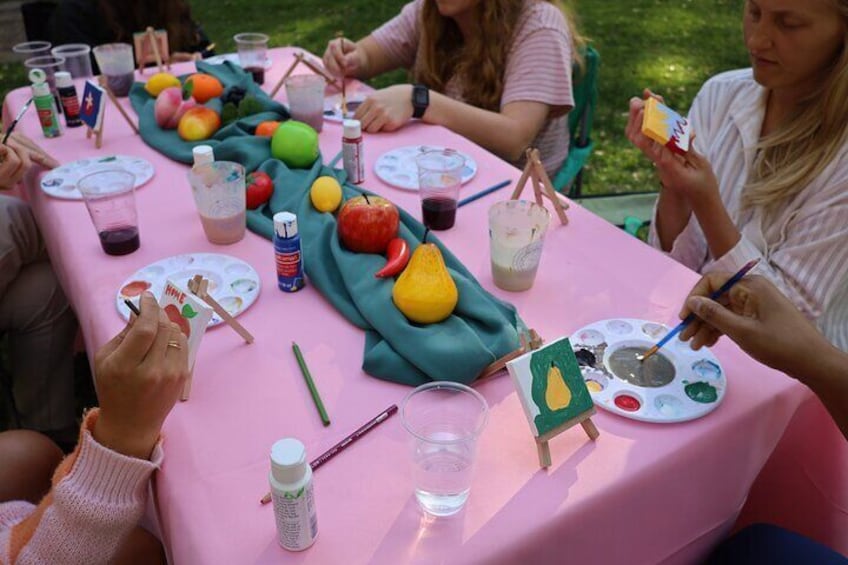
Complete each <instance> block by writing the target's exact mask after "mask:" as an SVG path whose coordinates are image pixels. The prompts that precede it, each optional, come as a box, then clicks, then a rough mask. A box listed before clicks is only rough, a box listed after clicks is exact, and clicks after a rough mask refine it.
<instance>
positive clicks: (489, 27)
mask: <svg viewBox="0 0 848 565" xmlns="http://www.w3.org/2000/svg"><path fill="white" fill-rule="evenodd" d="M528 1H529V0H480V2H479V3H478V4H477V6H476V7H475V10H476V12H477V13H476V14H475V16H474V21H475V22H477V27H478V29H479V32H478V33H476V34H475V35H474V37H472V38H469V39H468V40H467V41H466V40H464V39H463V37H462V33H461V32H460V30H459V26H457V24H456V22H455V21H454V20H453V19H452V18H449V17H445V16H442V15H441V14H440V13H439V9H438V7H437V6H436V2H435V0H425V1H424V7H423V9H422V11H421V16H420V17H421V21H420V26H421V36H420V41H419V45H418V56H417V57H416V65H415V70H414V72H413V76H414V79H415V81H416V82H421V83H423V84H426V85H427V86H428V87H430V88H432V89H434V90H437V91H441V92H443V91H444V89H445V86H446V85H447V83H448V82H449V81H450V79H451V77H453V76H459V77H462V86H463V93H462V96H463V98H464V99H465V102H467V103H469V104H471V105H473V106H477V107H479V108H483V109H486V110H492V111H498V110H499V109H500V100H501V95H502V94H503V89H504V71H505V69H506V59H507V54H508V53H509V50H510V48H511V47H512V42H513V39H514V37H513V36H514V34H515V31H516V26H517V24H518V21H519V18H520V16H521V12H522V10H523V9H524V5H525V3H526V2H528ZM545 1H547V2H550V3H551V4H554V5H555V6H557V7H558V8H559V9H560V10H562V11H563V14H564V15H565V20H566V22H567V24H568V27H569V32H570V36H571V40H572V43H573V45H572V52H573V53H575V56H579V53H580V50H581V48H582V46H583V45H584V43H585V40H584V39H583V38H582V36H580V35H579V33H578V32H577V25H576V23H575V19H574V11H573V9H572V8H571V6H570V4H566V3H565V2H567V1H568V0H545Z"/></svg>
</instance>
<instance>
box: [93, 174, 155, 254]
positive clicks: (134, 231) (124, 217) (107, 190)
mask: <svg viewBox="0 0 848 565" xmlns="http://www.w3.org/2000/svg"><path fill="white" fill-rule="evenodd" d="M134 186H135V177H134V176H133V174H132V173H129V172H127V171H122V170H105V171H97V172H95V173H91V174H89V175H86V176H84V177H82V178H81V179H80V180H79V182H78V183H77V188H79V191H80V192H81V193H82V197H83V199H84V200H85V205H86V207H87V208H88V213H89V215H90V216H91V221H92V223H93V224H94V229H95V230H96V231H97V235H98V237H99V238H100V245H101V247H103V251H104V252H106V253H107V254H109V255H126V254H128V253H132V252H133V251H135V250H136V249H138V248H139V246H140V244H141V241H140V240H139V237H138V213H137V211H136V207H135V190H134Z"/></svg>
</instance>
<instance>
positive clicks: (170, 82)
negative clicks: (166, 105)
mask: <svg viewBox="0 0 848 565" xmlns="http://www.w3.org/2000/svg"><path fill="white" fill-rule="evenodd" d="M172 86H180V79H178V78H177V77H175V76H174V75H172V74H171V73H156V74H155V75H153V76H152V77H150V79H149V80H148V81H147V84H145V85H144V90H146V91H147V93H148V94H149V95H150V96H154V97H156V96H159V93H160V92H162V91H163V90H165V89H166V88H170V87H172Z"/></svg>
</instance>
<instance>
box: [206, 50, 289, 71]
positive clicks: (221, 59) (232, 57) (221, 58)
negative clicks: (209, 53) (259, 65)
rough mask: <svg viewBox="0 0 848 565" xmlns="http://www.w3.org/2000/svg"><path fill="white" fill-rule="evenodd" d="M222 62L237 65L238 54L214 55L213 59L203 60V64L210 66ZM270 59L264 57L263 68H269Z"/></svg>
mask: <svg viewBox="0 0 848 565" xmlns="http://www.w3.org/2000/svg"><path fill="white" fill-rule="evenodd" d="M224 61H230V62H231V63H233V64H235V65H238V64H239V56H238V53H225V54H224V55H215V56H214V57H209V58H208V59H203V62H204V63H209V64H210V65H220V64H222V63H223V62H224ZM271 64H272V62H271V58H270V57H268V56H267V55H266V56H265V68H266V69H270V68H271Z"/></svg>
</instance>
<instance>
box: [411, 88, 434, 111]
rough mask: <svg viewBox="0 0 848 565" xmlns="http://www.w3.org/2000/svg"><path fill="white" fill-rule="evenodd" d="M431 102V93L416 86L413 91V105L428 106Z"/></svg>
mask: <svg viewBox="0 0 848 565" xmlns="http://www.w3.org/2000/svg"><path fill="white" fill-rule="evenodd" d="M429 102H430V92H429V91H428V90H427V87H425V86H416V87H415V88H414V89H413V90H412V103H413V104H414V105H416V106H426V105H427V104H428V103H429Z"/></svg>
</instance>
